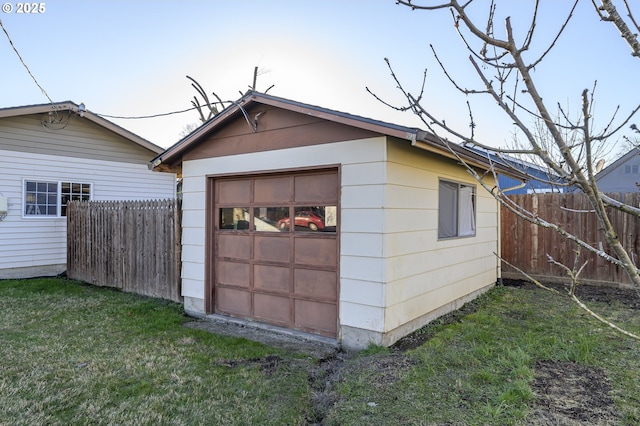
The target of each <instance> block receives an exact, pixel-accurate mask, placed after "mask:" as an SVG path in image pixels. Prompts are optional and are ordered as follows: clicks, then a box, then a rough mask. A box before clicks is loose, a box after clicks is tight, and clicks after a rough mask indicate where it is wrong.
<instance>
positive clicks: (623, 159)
mask: <svg viewBox="0 0 640 426" xmlns="http://www.w3.org/2000/svg"><path fill="white" fill-rule="evenodd" d="M636 155H640V145H638V146H634V147H633V148H632V149H631V150H630V151H629V152H627V153H626V154H624V155H623V156H622V157H620V158H618V159H617V160H616V161H614V162H613V163H611V164H609V165H608V166H607V167H605V168H604V169H602V170H600V173H597V174H596V182H597V181H598V180H600V179H602V178H603V177H605V176H606V175H608V174H609V173H611V172H612V171H614V170H616V169H617V168H618V167H620V166H622V165H623V164H624V163H626V162H627V161H629V160H631V159H632V158H633V157H634V156H636Z"/></svg>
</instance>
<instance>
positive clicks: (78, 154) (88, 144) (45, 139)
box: [0, 112, 156, 164]
mask: <svg viewBox="0 0 640 426" xmlns="http://www.w3.org/2000/svg"><path fill="white" fill-rule="evenodd" d="M60 115H61V117H68V115H67V112H61V113H60ZM43 117H44V118H45V119H46V115H44V114H43V115H39V114H34V115H26V116H20V117H10V118H2V119H0V149H2V150H8V151H19V152H27V153H33V154H48V155H58V156H62V157H73V158H90V159H94V160H104V161H119V162H126V163H137V164H143V163H148V162H149V161H151V160H152V159H153V158H154V157H155V155H156V154H155V153H154V152H152V151H150V150H148V149H146V148H143V147H141V146H139V145H137V144H134V143H132V142H131V141H129V140H128V139H126V138H123V137H122V136H120V135H117V134H115V133H113V132H111V131H109V130H106V129H104V128H103V127H101V126H99V125H97V124H95V123H92V122H91V121H89V120H87V119H84V118H81V117H79V116H77V115H71V117H69V120H68V122H66V121H63V124H61V125H56V126H53V125H52V126H51V128H47V127H45V126H43V125H42V123H41V119H43ZM64 123H66V125H65V124H64ZM55 129H57V130H55Z"/></svg>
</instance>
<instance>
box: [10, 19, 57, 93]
mask: <svg viewBox="0 0 640 426" xmlns="http://www.w3.org/2000/svg"><path fill="white" fill-rule="evenodd" d="M0 27H2V31H4V34H5V35H6V36H7V40H9V44H10V45H11V47H12V48H13V51H14V52H16V55H18V59H20V62H22V65H23V66H24V68H25V69H26V70H27V72H28V73H29V76H31V78H32V79H33V82H34V83H36V86H38V88H39V89H40V91H41V92H42V94H43V95H45V96H46V97H47V99H48V100H49V102H51V103H52V104H53V103H54V102H53V100H52V99H51V98H50V97H49V94H48V93H47V91H46V90H44V88H43V87H42V86H41V85H40V83H38V80H36V78H35V76H34V75H33V73H32V72H31V70H30V69H29V67H28V66H27V64H26V63H25V61H24V59H22V56H21V55H20V52H18V49H16V46H15V45H14V44H13V40H11V37H10V36H9V32H8V31H7V29H6V28H5V27H4V25H3V24H2V20H0Z"/></svg>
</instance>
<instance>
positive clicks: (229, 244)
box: [217, 232, 251, 259]
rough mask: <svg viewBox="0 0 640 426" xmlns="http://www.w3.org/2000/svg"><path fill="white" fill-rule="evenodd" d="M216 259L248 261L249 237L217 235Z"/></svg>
mask: <svg viewBox="0 0 640 426" xmlns="http://www.w3.org/2000/svg"><path fill="white" fill-rule="evenodd" d="M217 248H218V257H221V258H228V259H250V258H251V237H250V236H249V235H238V234H231V233H223V232H220V233H219V234H218V247H217Z"/></svg>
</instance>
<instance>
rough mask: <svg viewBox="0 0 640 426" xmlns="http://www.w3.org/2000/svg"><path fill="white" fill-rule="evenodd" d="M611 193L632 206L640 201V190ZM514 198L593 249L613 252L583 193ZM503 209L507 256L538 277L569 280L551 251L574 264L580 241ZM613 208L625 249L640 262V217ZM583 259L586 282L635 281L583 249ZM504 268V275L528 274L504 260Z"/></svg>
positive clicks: (620, 283) (503, 251)
mask: <svg viewBox="0 0 640 426" xmlns="http://www.w3.org/2000/svg"><path fill="white" fill-rule="evenodd" d="M608 195H609V196H611V197H612V198H614V199H616V200H624V201H625V202H626V203H627V204H630V205H632V206H636V207H638V206H639V205H640V204H639V202H640V193H631V194H608ZM509 198H510V199H512V200H513V201H514V202H515V203H516V204H518V205H520V206H523V207H524V208H525V209H526V210H528V211H530V212H532V213H534V214H537V215H538V216H539V217H540V218H542V219H544V220H546V221H547V222H550V223H554V224H557V225H559V226H561V227H562V228H563V229H565V230H566V231H567V232H569V233H571V234H574V235H576V236H578V237H579V238H580V239H582V240H584V241H586V242H587V243H589V244H590V245H592V246H593V247H596V248H598V249H601V250H603V251H604V252H606V253H608V254H612V251H611V248H610V247H609V245H608V244H607V243H606V241H605V240H604V237H603V235H602V233H601V232H600V229H599V224H598V221H597V218H596V215H595V213H593V211H591V207H590V205H589V200H588V199H587V197H586V196H585V195H584V194H582V193H579V194H573V193H569V194H558V193H548V194H520V195H511V196H509ZM501 209H502V211H501V222H502V223H501V254H502V257H503V258H504V259H505V260H506V261H508V262H509V263H511V264H513V265H515V266H517V267H518V268H520V269H522V270H523V271H524V272H526V273H528V274H530V275H532V276H534V277H535V278H538V279H542V280H547V281H555V282H563V281H566V280H567V279H568V278H567V274H566V272H564V271H563V270H562V269H561V268H560V267H558V266H556V265H553V264H551V263H549V262H548V260H547V254H549V255H550V256H551V257H553V259H554V260H556V261H558V262H560V263H562V264H564V265H567V266H569V267H573V265H574V261H575V256H576V253H575V250H576V248H577V246H576V244H575V243H573V242H572V241H569V240H567V239H566V238H564V237H562V236H561V235H560V234H558V233H557V232H555V231H553V230H550V229H546V228H542V227H539V226H536V225H533V224H531V223H529V222H527V221H525V220H524V219H521V218H519V217H517V216H516V215H514V214H513V213H511V212H510V211H508V210H507V209H506V208H505V207H502V208H501ZM609 212H610V216H609V217H610V218H611V221H612V223H613V226H614V228H615V229H616V230H617V232H618V236H619V238H620V240H621V242H622V244H623V246H624V248H625V249H626V250H627V251H628V252H629V254H630V256H632V259H634V260H636V261H637V256H638V253H639V250H640V240H639V238H638V234H639V233H640V219H638V218H635V217H633V216H631V215H628V214H624V213H621V212H619V211H616V210H614V209H609ZM584 262H587V265H586V267H585V268H584V270H583V271H582V273H581V274H580V279H581V282H583V283H590V284H599V285H611V286H621V287H626V286H631V285H632V284H631V281H630V280H629V278H628V276H627V275H626V273H625V272H624V269H622V268H620V267H617V266H615V265H613V264H611V263H609V262H608V261H606V260H605V259H603V258H602V257H599V256H597V255H596V254H592V253H590V252H587V251H586V250H585V249H582V250H581V251H580V257H579V260H578V263H579V265H578V267H579V266H581V265H582V264H583V263H584ZM502 267H503V269H502V270H503V273H502V276H503V277H504V278H524V277H523V276H522V274H520V273H519V272H517V271H516V270H515V269H513V268H511V267H510V266H508V265H505V264H504V263H503V264H502Z"/></svg>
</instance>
